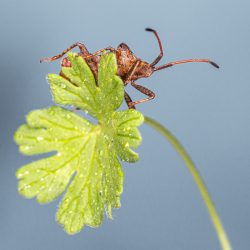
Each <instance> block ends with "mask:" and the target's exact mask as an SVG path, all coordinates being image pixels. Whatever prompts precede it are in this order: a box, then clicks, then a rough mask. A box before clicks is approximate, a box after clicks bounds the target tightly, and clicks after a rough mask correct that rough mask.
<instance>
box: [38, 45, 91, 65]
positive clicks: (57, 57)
mask: <svg viewBox="0 0 250 250" xmlns="http://www.w3.org/2000/svg"><path fill="white" fill-rule="evenodd" d="M75 47H78V48H79V49H80V51H81V53H82V54H83V55H86V56H87V55H89V51H88V50H87V48H86V46H85V45H84V44H83V43H80V42H77V43H74V44H72V45H71V46H69V47H68V48H67V49H65V50H64V51H63V52H62V53H60V54H58V55H56V56H52V57H46V58H42V59H41V60H40V62H52V61H54V60H57V59H59V58H61V57H63V56H64V55H65V54H66V53H67V52H69V51H70V50H72V49H74V48H75Z"/></svg>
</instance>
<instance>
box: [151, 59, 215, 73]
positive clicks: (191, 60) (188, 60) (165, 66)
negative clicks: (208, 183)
mask: <svg viewBox="0 0 250 250" xmlns="http://www.w3.org/2000/svg"><path fill="white" fill-rule="evenodd" d="M190 62H205V63H210V64H211V65H212V66H214V67H215V68H217V69H218V68H219V65H218V64H216V63H215V62H212V61H210V60H209V59H187V60H181V61H176V62H170V63H167V64H164V65H162V66H159V67H155V68H154V71H157V70H162V69H166V68H169V67H172V66H174V65H176V64H182V63H190Z"/></svg>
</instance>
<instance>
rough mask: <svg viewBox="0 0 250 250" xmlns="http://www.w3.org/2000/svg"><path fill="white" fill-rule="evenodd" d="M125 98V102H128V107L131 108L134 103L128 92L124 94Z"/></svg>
mask: <svg viewBox="0 0 250 250" xmlns="http://www.w3.org/2000/svg"><path fill="white" fill-rule="evenodd" d="M124 98H125V101H126V103H127V105H128V107H129V106H130V103H133V101H132V99H131V97H130V96H129V95H128V93H127V92H126V91H125V92H124ZM129 108H130V107H129ZM131 109H135V106H132V107H131Z"/></svg>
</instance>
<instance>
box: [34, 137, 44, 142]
mask: <svg viewBox="0 0 250 250" xmlns="http://www.w3.org/2000/svg"><path fill="white" fill-rule="evenodd" d="M36 139H37V140H38V141H42V140H44V138H43V137H42V136H37V138H36Z"/></svg>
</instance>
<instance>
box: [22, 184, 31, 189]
mask: <svg viewBox="0 0 250 250" xmlns="http://www.w3.org/2000/svg"><path fill="white" fill-rule="evenodd" d="M30 188H31V185H25V186H24V187H23V189H24V190H27V189H30Z"/></svg>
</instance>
